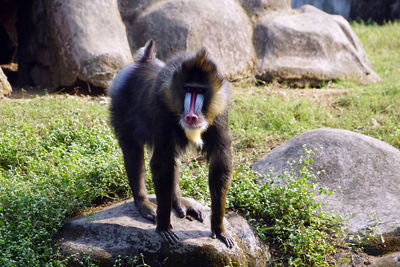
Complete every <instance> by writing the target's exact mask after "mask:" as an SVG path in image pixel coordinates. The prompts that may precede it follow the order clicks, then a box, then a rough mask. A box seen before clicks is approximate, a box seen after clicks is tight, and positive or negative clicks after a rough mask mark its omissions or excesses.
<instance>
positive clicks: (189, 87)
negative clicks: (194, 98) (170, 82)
mask: <svg viewBox="0 0 400 267" xmlns="http://www.w3.org/2000/svg"><path fill="white" fill-rule="evenodd" d="M183 88H184V90H185V92H187V93H193V92H196V93H198V94H204V93H205V92H206V90H207V86H205V85H203V84H198V83H189V84H185V85H184V86H183Z"/></svg>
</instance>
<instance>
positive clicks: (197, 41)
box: [124, 0, 255, 77]
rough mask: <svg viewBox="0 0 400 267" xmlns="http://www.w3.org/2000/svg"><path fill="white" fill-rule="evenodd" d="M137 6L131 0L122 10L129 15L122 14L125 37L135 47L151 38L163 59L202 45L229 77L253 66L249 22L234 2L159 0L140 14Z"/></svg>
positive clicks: (232, 0)
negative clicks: (129, 7)
mask: <svg viewBox="0 0 400 267" xmlns="http://www.w3.org/2000/svg"><path fill="white" fill-rule="evenodd" d="M144 2H146V3H147V2H148V1H144ZM150 2H159V1H150ZM135 7H136V9H135ZM137 8H138V7H137V6H136V4H135V2H133V1H132V6H131V9H132V11H131V12H129V11H127V10H125V11H124V12H125V13H127V14H130V15H125V16H124V17H125V18H129V20H127V22H129V23H130V24H129V25H127V29H128V36H129V38H130V43H131V45H133V48H134V49H138V48H140V47H141V46H143V44H144V42H146V40H148V39H153V40H155V42H156V44H157V47H158V50H157V51H158V55H159V57H160V58H161V59H162V60H165V59H166V58H168V57H170V56H171V55H172V54H175V53H176V52H178V51H185V50H198V49H200V48H201V47H205V48H207V50H208V52H209V53H210V55H211V57H212V58H213V59H214V60H216V61H217V62H218V64H219V66H220V68H221V71H222V72H223V74H224V75H226V76H228V77H233V76H234V75H235V76H237V75H239V74H243V73H245V72H247V71H249V70H251V69H252V66H253V65H254V64H253V63H254V61H255V53H254V49H253V46H252V41H251V35H252V24H251V22H250V19H249V17H248V16H247V15H246V13H245V12H244V10H243V8H242V7H241V6H240V5H239V4H238V3H237V2H236V1H234V0H221V1H212V0H202V1H198V0H169V1H162V2H160V3H156V4H153V5H151V6H150V7H148V8H146V9H145V10H144V11H143V12H141V13H140V15H139V16H137Z"/></svg>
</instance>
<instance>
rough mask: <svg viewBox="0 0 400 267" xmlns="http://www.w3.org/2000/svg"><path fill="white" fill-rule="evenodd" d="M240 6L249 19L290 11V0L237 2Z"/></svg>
mask: <svg viewBox="0 0 400 267" xmlns="http://www.w3.org/2000/svg"><path fill="white" fill-rule="evenodd" d="M239 2H240V4H241V5H242V6H243V8H244V9H245V10H246V12H247V14H248V15H250V16H251V17H253V16H255V17H256V18H253V19H257V17H259V16H262V15H263V14H265V13H268V12H273V11H278V10H288V9H290V4H291V0H280V1H276V0H239Z"/></svg>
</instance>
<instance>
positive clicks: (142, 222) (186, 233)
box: [59, 198, 270, 266]
mask: <svg viewBox="0 0 400 267" xmlns="http://www.w3.org/2000/svg"><path fill="white" fill-rule="evenodd" d="M150 200H151V201H153V202H154V201H155V199H154V198H152V199H150ZM191 201H193V203H194V204H195V205H201V204H199V203H198V202H196V201H194V200H191ZM202 210H203V214H204V215H205V216H204V218H205V220H204V222H203V223H201V222H198V221H189V220H187V219H181V218H178V217H176V216H175V215H174V214H172V215H171V224H172V226H173V230H174V232H175V233H176V234H177V236H178V237H179V239H180V240H179V242H178V243H176V244H173V245H171V244H168V243H166V242H164V241H163V239H162V238H161V236H160V235H159V234H158V233H157V232H156V230H155V224H153V223H152V222H150V221H148V220H146V219H144V218H142V217H141V216H140V214H139V211H138V210H137V209H136V207H135V205H134V204H133V201H132V200H129V201H125V202H122V203H118V204H115V205H113V206H110V207H108V208H105V209H104V210H101V211H98V212H95V213H93V214H91V215H90V216H85V217H79V218H75V219H72V220H71V221H69V222H68V223H67V224H66V226H65V227H64V228H63V230H62V232H61V233H60V240H59V242H60V243H59V244H60V248H61V250H62V252H63V254H64V255H67V256H69V255H73V254H80V255H84V254H86V255H90V257H91V259H92V260H93V261H95V262H97V263H99V264H100V265H102V266H104V265H106V266H107V265H110V266H112V264H113V261H114V260H115V259H116V258H117V257H118V256H121V257H122V258H126V257H131V258H133V257H134V256H136V255H138V254H139V253H142V254H143V255H144V260H145V262H146V263H147V264H150V265H151V266H161V265H162V266H225V265H227V264H229V262H230V261H231V262H237V263H240V264H243V265H245V266H265V264H266V262H267V260H269V258H270V254H269V252H268V250H267V249H266V247H265V246H264V245H263V244H262V243H261V242H260V241H259V240H258V239H257V238H256V237H255V236H254V234H253V231H252V229H251V227H250V226H249V225H248V223H247V221H246V220H245V219H244V218H243V217H240V216H239V215H236V214H231V215H228V216H227V217H228V219H225V228H226V230H227V231H228V233H230V234H231V235H232V236H233V237H234V239H235V242H236V244H235V246H234V247H233V248H232V249H228V248H227V247H226V246H225V245H224V244H223V243H222V242H220V241H219V240H218V239H213V238H211V237H210V235H211V231H210V215H211V211H210V209H209V208H207V207H204V206H202Z"/></svg>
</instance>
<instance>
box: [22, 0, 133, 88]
mask: <svg viewBox="0 0 400 267" xmlns="http://www.w3.org/2000/svg"><path fill="white" fill-rule="evenodd" d="M38 2H39V3H41V2H42V1H38ZM35 10H36V11H37V12H38V13H40V14H42V15H43V16H44V17H45V18H44V20H43V19H42V18H40V17H39V16H38V15H33V18H32V21H33V22H34V23H35V22H36V23H37V24H38V28H39V29H40V31H41V32H38V33H37V35H38V36H40V38H41V40H37V41H36V42H37V43H39V45H38V44H33V45H32V46H33V47H34V46H36V47H37V48H39V54H40V56H37V59H36V62H35V67H34V68H33V69H32V70H31V71H30V75H31V78H32V80H33V83H34V84H37V85H42V86H43V85H45V86H48V87H50V88H54V87H59V86H70V85H73V84H75V83H76V81H77V80H81V81H83V82H86V83H89V84H91V85H93V86H96V87H101V88H106V87H107V86H108V85H109V83H110V81H111V80H112V78H113V76H114V75H115V73H116V72H118V71H119V70H120V69H121V68H122V67H123V66H125V65H127V64H128V63H130V62H131V61H132V55H131V51H130V47H129V44H128V40H127V37H126V32H125V27H124V24H123V23H122V20H121V17H120V14H119V10H118V5H117V1H116V0H112V1H108V0H107V1H106V0H101V1H79V0H67V1H64V0H63V1H61V0H56V1H48V0H44V2H43V4H41V5H40V8H39V7H37V8H36V9H35ZM34 38H36V37H34ZM33 43H35V41H33ZM41 43H43V45H40V44H41ZM44 47H45V49H44ZM28 49H29V48H28ZM35 56H36V55H35Z"/></svg>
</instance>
